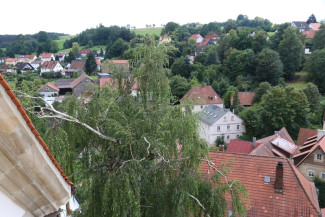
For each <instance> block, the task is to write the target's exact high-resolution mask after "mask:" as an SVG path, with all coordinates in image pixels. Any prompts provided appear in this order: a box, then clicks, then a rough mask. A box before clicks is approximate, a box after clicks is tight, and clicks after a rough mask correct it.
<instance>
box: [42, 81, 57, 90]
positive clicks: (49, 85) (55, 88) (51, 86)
mask: <svg viewBox="0 0 325 217" xmlns="http://www.w3.org/2000/svg"><path fill="white" fill-rule="evenodd" d="M46 86H48V87H50V88H52V89H54V90H56V91H59V90H60V89H59V88H58V87H57V86H55V85H54V84H52V83H50V82H47V83H46V84H44V85H43V86H42V87H40V88H39V89H38V90H37V91H40V90H42V89H43V88H44V87H46Z"/></svg>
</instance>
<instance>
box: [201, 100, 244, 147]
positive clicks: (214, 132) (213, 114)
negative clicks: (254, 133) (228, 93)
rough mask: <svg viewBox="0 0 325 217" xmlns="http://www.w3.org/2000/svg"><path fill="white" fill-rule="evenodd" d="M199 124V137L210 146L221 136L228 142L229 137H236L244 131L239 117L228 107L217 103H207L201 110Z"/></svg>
mask: <svg viewBox="0 0 325 217" xmlns="http://www.w3.org/2000/svg"><path fill="white" fill-rule="evenodd" d="M199 124H200V129H199V134H200V137H201V138H202V139H204V140H206V141H207V142H208V143H209V145H210V146H212V145H213V144H215V141H216V140H217V138H222V136H223V137H224V141H225V142H226V143H229V141H230V140H231V139H238V138H239V137H240V136H241V135H243V134H244V133H245V132H246V131H245V126H244V124H243V120H242V119H241V118H240V117H238V116H237V115H236V114H234V113H232V112H231V111H230V110H229V109H224V108H220V107H218V106H217V105H209V106H208V107H206V108H204V109H203V111H201V113H200V114H199Z"/></svg>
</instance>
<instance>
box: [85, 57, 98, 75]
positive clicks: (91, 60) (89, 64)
mask: <svg viewBox="0 0 325 217" xmlns="http://www.w3.org/2000/svg"><path fill="white" fill-rule="evenodd" d="M96 69H97V63H96V59H95V55H94V54H93V52H90V53H89V54H88V55H87V60H86V64H85V71H86V73H87V74H88V75H90V74H91V73H92V72H94V71H95V70H96Z"/></svg>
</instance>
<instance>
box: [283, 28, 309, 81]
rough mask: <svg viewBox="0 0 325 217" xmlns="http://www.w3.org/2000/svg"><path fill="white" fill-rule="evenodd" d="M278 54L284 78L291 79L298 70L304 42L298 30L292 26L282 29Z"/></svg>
mask: <svg viewBox="0 0 325 217" xmlns="http://www.w3.org/2000/svg"><path fill="white" fill-rule="evenodd" d="M279 55H280V59H281V61H282V63H283V71H284V73H285V74H284V76H285V78H286V79H289V80H291V79H293V77H294V75H295V72H296V71H298V70H299V68H300V66H301V63H302V58H303V55H304V44H303V42H302V41H301V39H300V38H299V36H298V30H297V29H295V28H292V27H289V28H287V29H286V30H285V31H284V34H283V39H282V41H281V42H280V44H279Z"/></svg>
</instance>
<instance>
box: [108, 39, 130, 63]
mask: <svg viewBox="0 0 325 217" xmlns="http://www.w3.org/2000/svg"><path fill="white" fill-rule="evenodd" d="M128 49H129V46H128V44H127V43H126V42H125V41H124V40H123V39H122V38H119V39H117V40H116V41H115V42H114V43H113V45H112V46H107V48H106V53H105V58H106V59H107V58H108V59H110V58H113V57H121V56H122V55H123V53H124V51H126V50H128Z"/></svg>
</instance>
